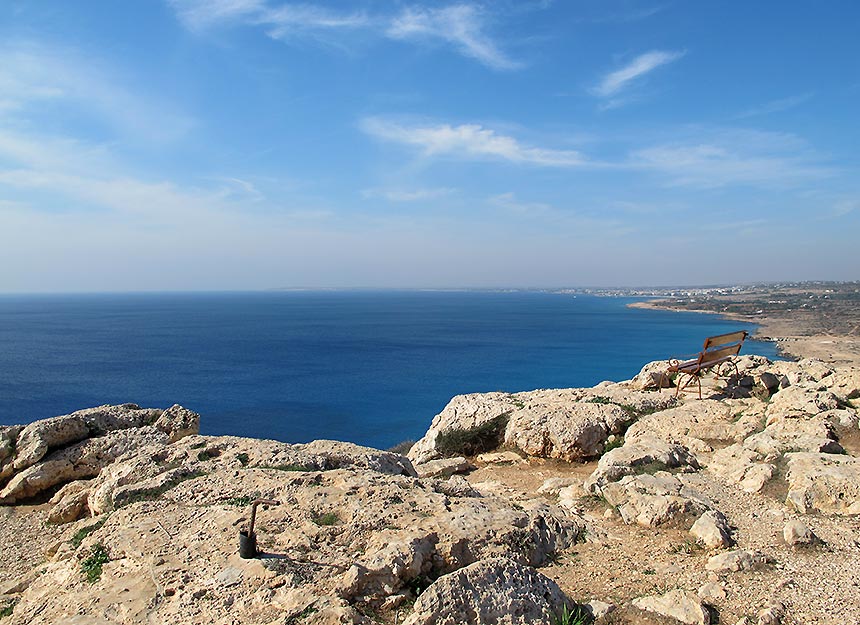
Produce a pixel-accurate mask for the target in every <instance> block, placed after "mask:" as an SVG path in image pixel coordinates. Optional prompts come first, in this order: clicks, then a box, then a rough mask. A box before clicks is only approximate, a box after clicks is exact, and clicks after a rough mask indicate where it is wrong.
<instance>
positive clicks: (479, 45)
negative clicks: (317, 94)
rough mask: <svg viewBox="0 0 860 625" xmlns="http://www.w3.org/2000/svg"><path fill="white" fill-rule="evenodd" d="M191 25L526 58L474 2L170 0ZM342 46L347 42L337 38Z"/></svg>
mask: <svg viewBox="0 0 860 625" xmlns="http://www.w3.org/2000/svg"><path fill="white" fill-rule="evenodd" d="M168 2H169V4H170V6H172V7H173V9H174V10H175V11H176V14H177V16H178V17H179V19H180V21H181V22H182V23H183V24H185V25H186V26H187V27H188V28H189V29H190V30H193V31H201V30H205V29H207V28H210V27H214V26H218V25H231V24H236V23H238V24H245V25H251V26H258V27H261V28H263V29H265V32H266V34H267V35H269V36H270V37H272V38H275V39H280V40H284V41H288V40H292V39H299V38H310V39H316V40H320V41H325V42H327V43H332V42H333V40H332V39H331V35H332V33H341V34H342V33H344V32H345V31H362V32H366V33H368V34H370V35H372V36H374V37H379V38H387V39H390V40H396V41H408V42H413V43H419V44H434V43H442V44H446V45H448V46H450V47H452V48H453V49H454V50H455V51H457V52H458V53H459V54H461V55H463V56H465V57H468V58H472V59H475V60H477V61H478V62H480V63H482V64H484V65H486V66H487V67H490V68H493V69H497V70H509V69H516V68H519V67H521V63H519V62H518V61H516V60H514V59H512V58H511V57H510V56H508V55H507V54H506V53H505V52H504V51H503V50H502V48H501V47H500V46H499V44H498V43H496V42H495V41H494V40H493V38H492V37H491V36H490V35H489V34H488V32H487V27H488V22H489V18H490V15H489V14H488V12H487V10H486V9H485V8H483V7H481V6H479V5H475V4H455V5H451V6H447V7H442V8H426V7H406V8H404V9H402V10H401V11H400V12H399V13H380V14H376V15H369V14H368V13H366V12H364V11H353V12H338V11H334V10H331V9H327V8H323V7H320V6H317V5H312V4H300V3H283V4H277V5H276V4H270V3H269V2H267V1H266V0H217V1H215V2H212V1H210V0H168ZM338 43H340V44H341V45H342V43H343V42H338Z"/></svg>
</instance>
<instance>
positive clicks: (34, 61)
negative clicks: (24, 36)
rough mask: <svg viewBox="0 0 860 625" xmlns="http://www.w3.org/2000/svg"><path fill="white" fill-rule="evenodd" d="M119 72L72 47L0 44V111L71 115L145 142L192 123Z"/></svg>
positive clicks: (165, 138) (177, 133)
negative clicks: (133, 86)
mask: <svg viewBox="0 0 860 625" xmlns="http://www.w3.org/2000/svg"><path fill="white" fill-rule="evenodd" d="M120 74H121V73H120V72H118V71H116V70H113V69H111V68H110V67H108V66H107V65H106V64H105V63H104V62H102V61H100V60H96V59H93V58H91V57H89V56H86V55H84V54H81V53H79V52H77V51H75V50H69V49H65V48H58V47H52V46H46V45H42V44H39V43H35V42H26V41H25V42H11V43H7V44H5V45H0V115H3V114H5V115H6V116H12V115H14V116H17V117H19V118H27V119H29V120H30V121H31V122H32V121H33V118H34V116H35V115H36V113H35V112H34V111H38V112H39V114H40V115H44V116H46V117H47V118H48V119H51V120H53V119H55V118H56V117H57V116H61V117H63V118H65V119H68V118H70V117H77V118H80V119H86V120H88V121H89V122H91V123H95V124H96V125H97V126H102V127H107V128H109V129H110V131H111V132H118V133H120V134H121V135H123V137H124V138H129V137H131V138H133V139H135V140H137V141H139V142H145V143H164V142H169V141H173V140H175V139H178V138H180V137H182V136H183V135H185V134H186V133H187V132H189V131H190V130H191V129H192V128H193V127H194V126H195V123H196V122H195V120H194V119H193V118H192V117H190V116H188V115H186V114H184V113H183V112H181V111H178V110H176V108H175V107H174V106H173V105H172V104H170V103H169V102H166V101H163V100H162V99H161V98H159V97H158V96H153V95H150V94H145V93H140V92H138V91H137V90H133V89H129V88H127V87H124V86H123V80H122V79H121V78H120Z"/></svg>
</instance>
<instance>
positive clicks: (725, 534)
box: [690, 510, 735, 549]
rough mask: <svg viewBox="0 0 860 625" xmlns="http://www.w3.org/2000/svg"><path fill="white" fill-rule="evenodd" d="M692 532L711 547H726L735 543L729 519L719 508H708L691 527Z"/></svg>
mask: <svg viewBox="0 0 860 625" xmlns="http://www.w3.org/2000/svg"><path fill="white" fill-rule="evenodd" d="M690 534H691V535H692V536H693V537H694V538H696V539H697V540H699V541H701V543H702V544H703V545H705V546H706V547H710V548H711V549H724V548H726V547H731V546H732V545H734V544H735V541H734V539H733V538H732V528H731V526H730V525H729V521H728V519H726V516H725V515H724V514H723V513H722V512H720V511H719V510H708V511H707V512H705V513H704V514H703V515H702V516H700V517H699V518H698V519H697V520H696V522H695V523H693V527H691V528H690Z"/></svg>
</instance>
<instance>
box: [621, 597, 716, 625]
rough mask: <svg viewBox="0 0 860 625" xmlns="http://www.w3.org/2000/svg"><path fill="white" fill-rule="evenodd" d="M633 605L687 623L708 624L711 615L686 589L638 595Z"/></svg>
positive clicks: (688, 624) (692, 624) (694, 624)
mask: <svg viewBox="0 0 860 625" xmlns="http://www.w3.org/2000/svg"><path fill="white" fill-rule="evenodd" d="M633 605H634V606H635V607H637V608H639V609H640V610H645V611H648V612H654V613H655V614H660V615H662V616H667V617H669V618H673V619H675V620H677V621H680V622H681V623H686V624H687V625H710V623H711V615H710V613H709V612H708V611H707V610H706V609H705V608H704V606H703V605H702V602H701V601H700V600H699V597H698V596H697V595H696V594H695V593H692V592H690V591H688V590H681V589H677V590H672V591H669V592H667V593H666V594H664V595H653V596H648V597H639V598H638V599H634V600H633Z"/></svg>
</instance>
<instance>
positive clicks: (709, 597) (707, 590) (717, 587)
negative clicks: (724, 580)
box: [696, 582, 726, 605]
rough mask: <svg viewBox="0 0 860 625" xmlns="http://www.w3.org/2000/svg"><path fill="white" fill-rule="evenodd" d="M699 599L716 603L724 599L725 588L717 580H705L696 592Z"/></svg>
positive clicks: (708, 602)
mask: <svg viewBox="0 0 860 625" xmlns="http://www.w3.org/2000/svg"><path fill="white" fill-rule="evenodd" d="M696 594H697V595H699V599H701V600H702V601H703V602H705V603H707V604H709V605H716V604H719V603H720V602H722V601H725V600H726V589H725V588H724V587H723V585H722V584H718V583H717V582H706V583H704V584H702V585H701V586H700V587H699V590H698V591H697V592H696Z"/></svg>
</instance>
